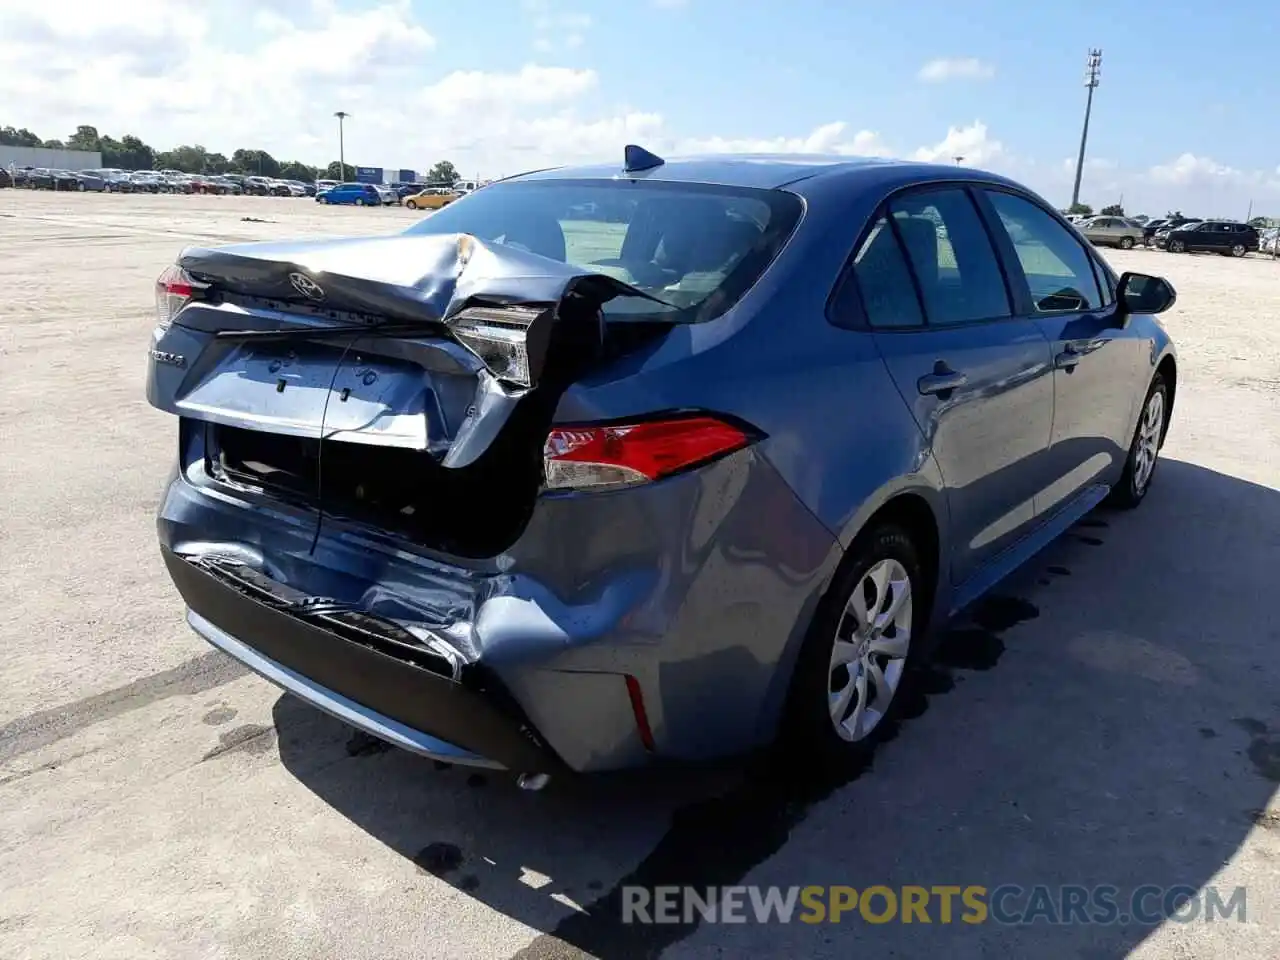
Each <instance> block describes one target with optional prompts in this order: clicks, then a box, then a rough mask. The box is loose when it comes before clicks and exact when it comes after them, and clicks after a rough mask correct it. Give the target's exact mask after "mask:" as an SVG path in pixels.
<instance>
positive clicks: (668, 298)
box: [407, 180, 803, 323]
mask: <svg viewBox="0 0 1280 960" xmlns="http://www.w3.org/2000/svg"><path fill="white" fill-rule="evenodd" d="M802 209H803V207H802V204H801V201H800V198H799V197H797V196H795V195H794V194H791V193H786V192H783V191H781V190H757V189H750V188H745V187H744V188H738V187H726V186H719V185H702V184H686V183H658V182H651V181H641V182H633V181H625V180H618V181H600V180H531V181H516V182H512V183H497V184H491V185H489V186H487V187H485V188H484V189H483V190H478V191H476V192H475V193H472V194H468V195H467V196H465V197H463V198H462V199H460V200H457V201H455V202H454V203H452V204H450V205H449V206H447V207H444V208H443V209H441V210H439V211H437V212H436V213H434V214H432V215H431V216H430V217H428V218H427V219H426V220H424V221H422V222H421V223H420V224H417V225H415V226H413V227H411V228H410V229H409V230H408V231H407V232H408V233H410V234H448V233H469V234H472V235H474V236H476V237H479V238H480V239H482V240H486V241H489V242H495V243H507V244H511V245H513V246H517V247H520V248H521V249H524V250H528V251H530V252H532V253H536V254H539V255H541V256H544V257H548V258H550V259H552V260H559V261H561V262H564V263H569V264H572V265H574V266H576V267H581V268H583V269H585V270H589V271H592V272H595V273H602V274H606V275H608V276H611V277H614V278H615V279H617V280H621V281H623V282H624V283H628V284H630V285H632V286H634V287H637V288H639V289H640V290H642V291H644V292H645V293H648V294H651V295H652V296H654V297H657V298H658V299H659V300H662V301H663V302H664V304H665V306H664V305H659V304H655V303H654V302H653V301H652V300H646V299H642V298H639V297H635V298H625V297H620V298H618V299H615V300H613V301H610V302H609V303H608V304H606V305H605V308H604V309H605V315H606V317H608V318H609V319H611V320H615V319H617V320H620V319H638V318H643V317H651V316H654V315H655V314H658V315H661V316H662V317H663V319H667V320H675V321H682V322H690V323H692V322H697V321H702V320H709V319H712V318H713V317H716V316H719V315H720V314H721V313H723V312H724V311H725V310H727V309H728V308H729V307H731V306H732V305H733V304H734V303H735V302H737V300H738V299H739V298H740V297H741V296H742V294H743V293H745V292H746V291H747V290H748V289H749V288H750V286H751V285H752V284H753V283H754V282H755V281H756V280H757V279H758V278H759V276H760V274H761V273H763V272H764V270H765V268H766V267H768V265H769V264H770V263H771V262H772V261H773V259H774V257H776V256H777V253H778V251H779V250H780V249H781V248H782V245H783V244H784V243H785V242H786V240H787V238H788V237H789V236H790V235H791V232H792V230H793V229H794V228H795V225H796V223H797V222H798V221H799V219H800V215H801V212H802Z"/></svg>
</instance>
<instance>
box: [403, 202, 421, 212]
mask: <svg viewBox="0 0 1280 960" xmlns="http://www.w3.org/2000/svg"><path fill="white" fill-rule="evenodd" d="M405 206H406V207H408V208H409V209H410V210H417V209H418V201H417V200H410V201H409V202H407V203H406V204H405Z"/></svg>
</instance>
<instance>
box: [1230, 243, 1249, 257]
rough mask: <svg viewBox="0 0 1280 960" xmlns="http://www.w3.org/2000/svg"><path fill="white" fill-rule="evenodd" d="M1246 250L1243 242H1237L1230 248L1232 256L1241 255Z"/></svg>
mask: <svg viewBox="0 0 1280 960" xmlns="http://www.w3.org/2000/svg"><path fill="white" fill-rule="evenodd" d="M1247 252H1248V251H1247V250H1245V248H1244V244H1243V243H1237V244H1236V245H1235V246H1234V247H1232V248H1231V255H1232V256H1233V257H1243V256H1244V255H1245V254H1246V253H1247Z"/></svg>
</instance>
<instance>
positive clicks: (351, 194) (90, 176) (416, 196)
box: [0, 167, 480, 210]
mask: <svg viewBox="0 0 1280 960" xmlns="http://www.w3.org/2000/svg"><path fill="white" fill-rule="evenodd" d="M0 174H2V176H0V187H7V186H14V187H25V188H27V189H30V190H75V191H88V190H93V191H95V192H99V193H104V192H105V193H203V194H217V195H235V196H241V195H245V196H261V197H265V196H273V197H315V199H316V201H317V202H318V203H328V204H347V205H354V206H367V207H379V206H392V205H396V204H401V205H404V206H407V207H409V208H410V209H411V210H439V209H440V208H441V207H444V206H447V205H448V204H450V203H452V202H453V201H454V200H457V199H458V198H459V197H462V196H465V195H466V194H468V193H470V192H472V191H473V190H475V189H478V188H479V186H480V185H479V184H475V183H473V182H471V181H466V182H462V183H458V184H455V185H453V186H447V185H442V184H423V183H407V182H397V183H390V184H383V183H355V182H348V183H340V182H338V181H337V180H317V181H316V182H315V183H304V182H303V181H301V180H281V179H277V178H273V177H261V176H248V175H244V174H237V173H225V174H218V175H212V174H196V173H183V172H182V171H181V170H121V169H118V168H114V167H101V168H99V169H95V170H79V171H72V170H49V169H44V168H41V167H18V168H16V169H15V170H14V171H13V174H12V176H11V175H10V172H9V171H8V170H0Z"/></svg>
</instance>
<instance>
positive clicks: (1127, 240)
mask: <svg viewBox="0 0 1280 960" xmlns="http://www.w3.org/2000/svg"><path fill="white" fill-rule="evenodd" d="M1120 249H1121V250H1132V249H1133V237H1121V238H1120Z"/></svg>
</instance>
